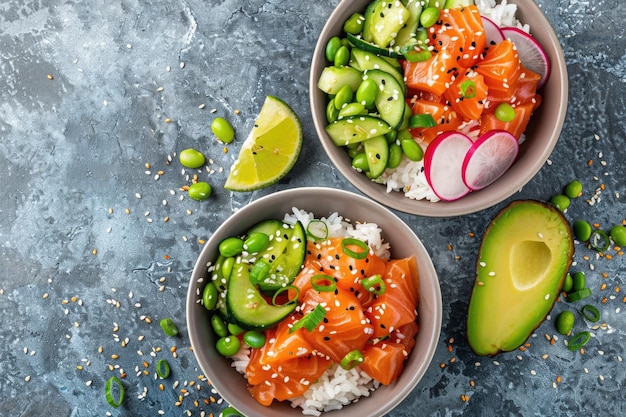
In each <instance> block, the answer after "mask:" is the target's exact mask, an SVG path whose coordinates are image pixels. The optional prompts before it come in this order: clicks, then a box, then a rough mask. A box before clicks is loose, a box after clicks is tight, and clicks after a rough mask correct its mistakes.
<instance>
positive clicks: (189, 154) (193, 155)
mask: <svg viewBox="0 0 626 417" xmlns="http://www.w3.org/2000/svg"><path fill="white" fill-rule="evenodd" d="M178 160H179V161H180V164H181V165H182V166H184V167H185V168H191V169H195V168H200V167H201V166H202V165H204V163H205V162H206V158H205V157H204V155H202V153H201V152H200V151H197V150H195V149H193V148H187V149H183V150H182V151H180V154H178Z"/></svg>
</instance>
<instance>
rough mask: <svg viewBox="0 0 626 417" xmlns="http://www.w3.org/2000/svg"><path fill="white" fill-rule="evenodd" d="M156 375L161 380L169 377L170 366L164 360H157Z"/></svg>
mask: <svg viewBox="0 0 626 417" xmlns="http://www.w3.org/2000/svg"><path fill="white" fill-rule="evenodd" d="M156 373H157V375H158V376H159V378H161V379H165V378H167V377H168V376H170V364H169V363H168V362H167V361H166V360H165V359H159V360H158V361H157V364H156Z"/></svg>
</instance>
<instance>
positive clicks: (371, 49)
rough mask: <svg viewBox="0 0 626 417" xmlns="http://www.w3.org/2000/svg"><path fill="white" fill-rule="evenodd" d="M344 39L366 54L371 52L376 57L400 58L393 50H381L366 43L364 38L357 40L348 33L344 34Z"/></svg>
mask: <svg viewBox="0 0 626 417" xmlns="http://www.w3.org/2000/svg"><path fill="white" fill-rule="evenodd" d="M346 39H348V41H349V42H350V43H351V44H352V45H353V46H355V47H357V48H359V49H362V50H364V51H367V52H372V53H374V54H376V55H380V56H386V57H389V58H396V59H397V58H401V57H402V54H401V53H399V52H397V51H396V50H395V49H394V48H381V47H380V46H378V45H375V44H373V43H371V42H369V41H367V40H366V39H365V38H359V37H358V36H354V35H352V34H350V33H347V34H346Z"/></svg>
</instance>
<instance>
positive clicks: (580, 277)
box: [572, 271, 586, 291]
mask: <svg viewBox="0 0 626 417" xmlns="http://www.w3.org/2000/svg"><path fill="white" fill-rule="evenodd" d="M585 284H586V280H585V273H584V272H583V271H577V272H574V275H572V291H579V290H582V289H583V288H585Z"/></svg>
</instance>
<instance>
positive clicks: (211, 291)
mask: <svg viewBox="0 0 626 417" xmlns="http://www.w3.org/2000/svg"><path fill="white" fill-rule="evenodd" d="M218 297H219V294H218V293H217V287H216V286H215V284H214V283H213V282H207V284H206V285H205V286H204V290H203V291H202V304H203V305H204V308H206V309H207V310H215V307H216V306H217V300H218Z"/></svg>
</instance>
